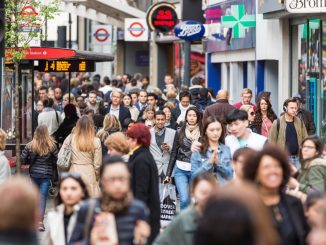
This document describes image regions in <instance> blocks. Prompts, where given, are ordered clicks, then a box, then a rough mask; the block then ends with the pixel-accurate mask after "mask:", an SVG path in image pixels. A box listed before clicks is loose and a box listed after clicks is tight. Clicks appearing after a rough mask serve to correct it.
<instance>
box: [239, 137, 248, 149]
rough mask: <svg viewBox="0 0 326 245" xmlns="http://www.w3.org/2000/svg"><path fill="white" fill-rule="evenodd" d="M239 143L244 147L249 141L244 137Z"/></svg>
mask: <svg viewBox="0 0 326 245" xmlns="http://www.w3.org/2000/svg"><path fill="white" fill-rule="evenodd" d="M238 141H239V144H240V148H244V147H247V146H248V141H247V140H244V139H238Z"/></svg>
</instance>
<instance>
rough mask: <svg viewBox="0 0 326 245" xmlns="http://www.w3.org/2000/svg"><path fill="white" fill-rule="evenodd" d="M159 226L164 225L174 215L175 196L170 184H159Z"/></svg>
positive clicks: (173, 187) (173, 188) (175, 206)
mask: <svg viewBox="0 0 326 245" xmlns="http://www.w3.org/2000/svg"><path fill="white" fill-rule="evenodd" d="M160 202H161V203H160V205H161V216H160V220H161V228H164V227H166V226H167V225H168V224H169V223H170V222H171V221H172V220H173V218H174V216H175V215H176V208H177V196H176V192H175V186H174V185H172V184H161V185H160Z"/></svg>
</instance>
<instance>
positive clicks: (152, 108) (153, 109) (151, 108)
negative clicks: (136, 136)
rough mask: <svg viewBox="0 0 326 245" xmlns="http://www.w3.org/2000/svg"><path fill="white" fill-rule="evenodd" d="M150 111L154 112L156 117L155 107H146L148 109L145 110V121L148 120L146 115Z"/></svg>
mask: <svg viewBox="0 0 326 245" xmlns="http://www.w3.org/2000/svg"><path fill="white" fill-rule="evenodd" d="M148 111H152V112H154V115H155V108H154V107H153V106H151V105H149V106H147V107H146V109H145V111H144V115H143V119H147V115H146V113H147V112H148Z"/></svg>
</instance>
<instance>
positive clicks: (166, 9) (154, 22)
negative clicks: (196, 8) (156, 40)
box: [146, 2, 178, 33]
mask: <svg viewBox="0 0 326 245" xmlns="http://www.w3.org/2000/svg"><path fill="white" fill-rule="evenodd" d="M146 20H147V24H148V27H149V28H150V30H152V31H154V30H155V31H158V32H163V33H166V32H169V31H171V30H172V29H173V28H174V27H175V26H176V24H177V22H178V16H177V13H176V11H175V5H174V4H172V3H167V2H159V3H156V4H154V5H153V6H152V7H151V8H150V9H149V10H148V12H147V16H146Z"/></svg>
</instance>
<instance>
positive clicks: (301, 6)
mask: <svg viewBox="0 0 326 245" xmlns="http://www.w3.org/2000/svg"><path fill="white" fill-rule="evenodd" d="M285 8H286V10H287V11H288V12H289V13H300V14H304V13H306V14H308V13H325V12H326V2H325V1H321V0H314V1H310V0H286V3H285Z"/></svg>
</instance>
